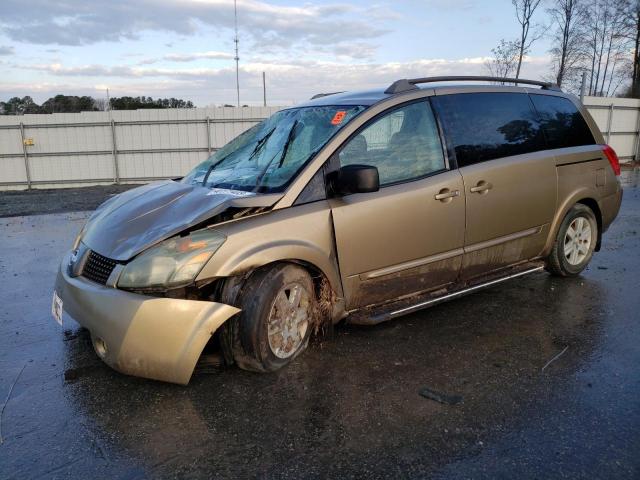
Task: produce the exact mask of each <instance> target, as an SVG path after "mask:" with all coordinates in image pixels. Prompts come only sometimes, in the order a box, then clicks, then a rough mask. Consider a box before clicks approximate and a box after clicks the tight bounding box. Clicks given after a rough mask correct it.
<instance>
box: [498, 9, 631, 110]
mask: <svg viewBox="0 0 640 480" xmlns="http://www.w3.org/2000/svg"><path fill="white" fill-rule="evenodd" d="M511 3H512V5H513V8H514V13H515V18H516V21H517V23H518V25H519V29H518V30H519V35H518V37H517V38H515V39H510V40H509V39H502V40H500V42H499V43H498V45H497V46H496V47H495V48H494V49H492V50H491V53H492V57H491V59H490V60H489V61H488V62H487V63H486V69H487V70H488V72H489V73H490V74H491V75H492V76H500V77H515V78H520V70H521V67H522V62H523V59H525V57H526V55H527V54H528V53H529V52H530V50H531V47H532V45H533V44H534V43H535V42H536V41H538V40H540V39H541V38H543V37H548V38H549V39H550V41H551V48H550V50H549V54H550V56H551V60H552V64H551V65H552V66H551V71H550V72H548V74H547V75H546V76H545V79H546V80H549V81H552V82H554V83H556V84H558V85H559V86H562V87H564V88H565V89H567V90H570V91H574V92H577V91H579V90H580V88H581V84H582V78H583V76H584V78H585V94H586V95H594V96H611V95H619V96H629V97H637V98H640V0H549V2H548V3H547V5H548V8H547V13H548V15H549V17H548V18H549V20H548V21H547V23H546V24H541V23H537V22H536V19H537V15H539V13H540V7H541V5H542V0H511Z"/></svg>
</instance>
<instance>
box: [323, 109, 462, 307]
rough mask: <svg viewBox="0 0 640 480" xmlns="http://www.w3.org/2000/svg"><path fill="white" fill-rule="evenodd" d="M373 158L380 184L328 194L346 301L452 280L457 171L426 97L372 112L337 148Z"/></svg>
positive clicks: (458, 234)
mask: <svg viewBox="0 0 640 480" xmlns="http://www.w3.org/2000/svg"><path fill="white" fill-rule="evenodd" d="M338 158H339V161H340V166H344V165H349V164H365V165H373V166H375V167H377V168H378V172H379V175H380V190H379V191H377V192H373V193H362V194H352V195H346V196H342V197H336V198H333V199H331V200H330V205H331V208H332V214H333V222H334V230H335V238H336V247H337V252H338V261H339V265H340V274H341V277H342V283H343V286H344V292H345V301H346V305H347V308H348V309H349V310H353V309H355V308H359V307H364V306H367V305H373V304H379V303H384V302H386V301H390V300H393V299H396V298H397V297H400V296H403V295H408V294H412V293H417V292H423V291H428V290H432V289H437V288H440V287H443V286H447V285H450V284H451V283H453V282H455V281H456V279H457V276H458V273H459V270H460V266H461V262H462V254H463V250H462V248H463V244H464V230H465V199H464V186H463V183H462V177H461V175H460V173H459V172H458V171H457V170H449V169H448V166H447V162H446V159H445V156H444V153H443V149H442V145H441V142H440V136H439V134H438V128H437V125H436V122H435V119H434V116H433V113H432V111H431V107H430V104H429V102H428V100H421V101H418V102H413V103H410V104H405V105H403V106H400V107H398V108H395V109H394V110H392V111H388V112H385V113H383V114H381V116H379V117H377V118H375V119H373V120H372V121H371V122H370V123H369V124H368V125H365V127H364V128H363V129H362V130H360V131H359V132H358V133H356V134H355V135H354V136H353V137H352V138H351V139H350V140H349V141H348V142H347V143H346V144H345V146H344V147H343V148H342V149H341V150H340V151H339V153H338Z"/></svg>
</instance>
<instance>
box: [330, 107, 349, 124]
mask: <svg viewBox="0 0 640 480" xmlns="http://www.w3.org/2000/svg"><path fill="white" fill-rule="evenodd" d="M346 114H347V112H346V111H344V110H338V111H337V112H336V114H335V115H334V116H333V119H332V120H331V125H340V124H341V123H342V120H344V116H345V115H346Z"/></svg>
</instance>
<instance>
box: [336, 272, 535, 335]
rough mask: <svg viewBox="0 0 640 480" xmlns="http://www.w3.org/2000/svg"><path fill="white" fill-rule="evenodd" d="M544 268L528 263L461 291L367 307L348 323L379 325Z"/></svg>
mask: <svg viewBox="0 0 640 480" xmlns="http://www.w3.org/2000/svg"><path fill="white" fill-rule="evenodd" d="M543 268H544V265H543V264H541V263H540V262H535V263H526V264H524V265H520V266H519V267H514V268H512V269H510V273H509V274H508V275H504V276H501V277H498V278H493V279H490V280H486V279H485V281H484V282H481V283H477V284H475V285H473V284H472V285H468V286H466V287H463V288H461V289H459V290H452V291H448V292H447V293H444V294H440V295H438V294H437V293H434V292H429V293H427V294H418V295H414V296H412V297H409V298H403V299H400V300H396V301H394V302H392V303H387V304H384V305H381V306H376V307H366V308H364V309H361V310H357V311H355V312H354V313H353V314H351V315H349V316H348V317H347V323H350V324H352V325H377V324H379V323H382V322H386V321H388V320H392V319H394V318H397V317H401V316H402V315H408V314H409V313H413V312H417V311H418V310H422V309H424V308H428V307H431V306H433V305H437V304H439V303H442V302H446V301H448V300H452V299H454V298H457V297H461V296H463V295H467V294H469V293H472V292H475V291H476V290H480V289H482V288H486V287H490V286H492V285H495V284H497V283H501V282H504V281H507V280H511V279H512V278H517V277H522V276H523V275H528V274H529V273H534V272H539V271H540V270H542V269H543ZM501 273H503V274H504V273H505V272H504V271H503V272H501ZM489 278H491V277H489ZM441 291H442V290H440V291H439V292H441Z"/></svg>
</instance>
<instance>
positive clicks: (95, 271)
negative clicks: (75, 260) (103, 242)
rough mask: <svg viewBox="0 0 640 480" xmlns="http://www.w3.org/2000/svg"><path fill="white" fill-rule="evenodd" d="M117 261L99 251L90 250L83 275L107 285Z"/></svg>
mask: <svg viewBox="0 0 640 480" xmlns="http://www.w3.org/2000/svg"><path fill="white" fill-rule="evenodd" d="M116 263H117V262H116V261H115V260H111V259H110V258H107V257H103V256H102V255H100V254H99V253H96V252H93V251H92V252H90V253H89V257H88V258H87V261H86V263H85V264H84V268H83V269H82V276H83V277H84V278H87V279H89V280H91V281H93V282H96V283H99V284H101V285H106V283H107V280H108V279H109V275H111V272H112V271H113V269H114V268H115V267H116Z"/></svg>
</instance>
